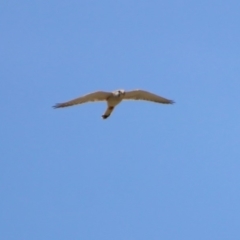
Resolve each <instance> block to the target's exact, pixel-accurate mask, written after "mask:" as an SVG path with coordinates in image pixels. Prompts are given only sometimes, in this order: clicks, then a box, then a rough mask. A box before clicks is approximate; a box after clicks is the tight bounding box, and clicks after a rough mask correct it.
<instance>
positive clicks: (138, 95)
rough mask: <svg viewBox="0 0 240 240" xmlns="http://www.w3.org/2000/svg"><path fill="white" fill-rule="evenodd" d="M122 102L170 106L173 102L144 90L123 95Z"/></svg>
mask: <svg viewBox="0 0 240 240" xmlns="http://www.w3.org/2000/svg"><path fill="white" fill-rule="evenodd" d="M123 100H145V101H151V102H157V103H164V104H172V103H174V101H172V100H169V99H167V98H164V97H161V96H158V95H156V94H153V93H150V92H147V91H144V90H133V91H128V92H126V93H125V95H124V97H123Z"/></svg>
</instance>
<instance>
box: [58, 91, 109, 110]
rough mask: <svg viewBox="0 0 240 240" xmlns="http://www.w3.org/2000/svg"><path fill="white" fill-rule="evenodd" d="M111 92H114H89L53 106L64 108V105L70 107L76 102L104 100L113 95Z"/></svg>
mask: <svg viewBox="0 0 240 240" xmlns="http://www.w3.org/2000/svg"><path fill="white" fill-rule="evenodd" d="M111 94H112V93H111V92H102V91H98V92H94V93H89V94H87V95H84V96H81V97H78V98H75V99H73V100H70V101H68V102H64V103H57V104H56V105H54V106H53V107H54V108H62V107H69V106H73V105H76V104H82V103H86V102H95V101H104V100H106V99H107V98H108V97H109V96H111Z"/></svg>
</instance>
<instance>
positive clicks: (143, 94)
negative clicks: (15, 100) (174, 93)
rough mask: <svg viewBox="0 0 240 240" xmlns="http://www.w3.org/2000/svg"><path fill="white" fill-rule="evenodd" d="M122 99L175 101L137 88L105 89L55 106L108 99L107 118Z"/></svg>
mask: <svg viewBox="0 0 240 240" xmlns="http://www.w3.org/2000/svg"><path fill="white" fill-rule="evenodd" d="M122 100H145V101H151V102H156V103H163V104H173V103H175V102H174V101H173V100H169V99H166V98H164V97H161V96H158V95H156V94H154V93H151V92H147V91H145V90H140V89H137V90H132V91H125V90H123V89H120V90H116V91H113V92H104V91H96V92H92V93H89V94H86V95H84V96H81V97H78V98H75V99H72V100H70V101H67V102H62V103H57V104H55V105H54V106H53V108H64V107H70V106H73V105H77V104H83V103H87V102H96V101H106V102H107V109H106V111H105V112H104V114H103V115H102V118H103V119H107V118H108V117H109V116H110V115H111V113H112V112H113V110H114V108H115V107H116V106H117V105H118V104H119V103H120V102H121V101H122Z"/></svg>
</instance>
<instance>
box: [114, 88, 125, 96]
mask: <svg viewBox="0 0 240 240" xmlns="http://www.w3.org/2000/svg"><path fill="white" fill-rule="evenodd" d="M113 94H114V95H115V96H118V97H122V96H124V95H125V91H124V90H123V89H119V90H116V91H114V92H113Z"/></svg>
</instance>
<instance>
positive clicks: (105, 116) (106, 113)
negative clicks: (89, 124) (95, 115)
mask: <svg viewBox="0 0 240 240" xmlns="http://www.w3.org/2000/svg"><path fill="white" fill-rule="evenodd" d="M113 109H114V107H110V106H109V107H108V108H107V110H106V111H105V113H104V114H103V115H102V118H103V119H106V118H108V117H109V116H110V115H111V113H112V111H113Z"/></svg>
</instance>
